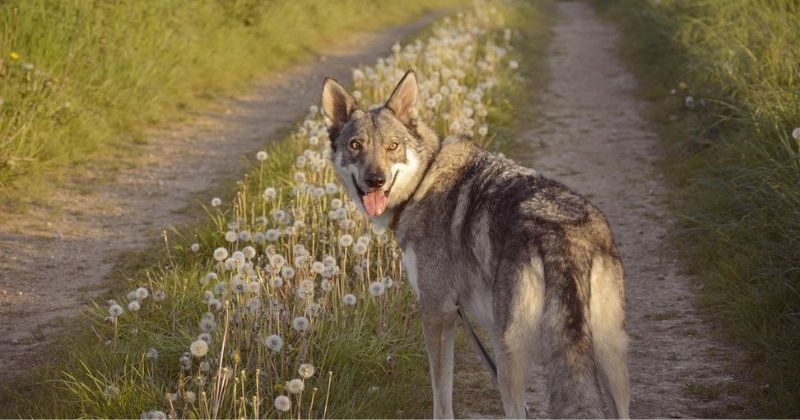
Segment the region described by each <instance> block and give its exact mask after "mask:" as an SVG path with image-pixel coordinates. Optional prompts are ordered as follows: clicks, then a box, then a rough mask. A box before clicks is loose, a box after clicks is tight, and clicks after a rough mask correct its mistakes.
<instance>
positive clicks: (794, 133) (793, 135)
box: [792, 127, 800, 141]
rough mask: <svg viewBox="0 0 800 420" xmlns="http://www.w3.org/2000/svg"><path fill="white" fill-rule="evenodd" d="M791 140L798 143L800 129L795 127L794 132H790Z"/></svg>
mask: <svg viewBox="0 0 800 420" xmlns="http://www.w3.org/2000/svg"><path fill="white" fill-rule="evenodd" d="M792 138H793V139H795V140H797V141H800V127H797V128H795V129H794V130H792Z"/></svg>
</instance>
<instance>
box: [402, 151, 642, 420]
mask: <svg viewBox="0 0 800 420" xmlns="http://www.w3.org/2000/svg"><path fill="white" fill-rule="evenodd" d="M396 228H397V233H398V238H399V240H400V243H401V246H402V247H403V248H404V250H406V252H407V253H409V252H410V253H412V254H413V255H414V261H413V262H412V264H415V265H416V267H415V269H416V271H417V272H422V271H423V270H424V271H426V272H427V274H426V275H425V277H426V278H431V277H432V278H435V279H436V281H419V280H418V281H417V284H416V285H415V288H416V289H417V290H418V293H419V296H420V300H421V302H422V306H423V313H425V312H426V307H431V306H439V307H442V306H444V307H446V306H448V305H456V306H460V307H463V308H464V309H466V311H467V312H468V313H469V314H470V318H472V319H473V320H475V321H477V322H478V323H479V324H480V325H481V326H482V327H483V328H484V329H486V330H487V331H489V332H490V335H491V336H492V340H493V344H494V349H495V354H496V355H499V357H498V361H497V382H498V386H499V387H500V391H501V394H502V395H503V401H504V405H505V406H506V413H507V414H512V415H521V416H524V415H525V411H524V410H525V406H524V404H525V383H526V380H527V366H528V362H529V361H530V360H531V358H532V356H533V355H534V353H535V352H534V349H535V350H536V353H538V354H539V356H540V359H541V362H542V363H543V365H544V367H545V369H544V371H545V374H546V376H547V378H546V380H547V384H548V387H549V392H550V408H551V415H553V416H556V417H601V416H603V414H604V413H603V411H601V410H600V407H602V406H603V404H602V403H601V400H605V401H606V406H607V407H608V413H607V414H610V415H614V416H623V417H625V416H627V407H628V391H627V389H628V384H627V367H626V363H625V348H626V344H627V337H626V335H625V332H624V330H623V320H624V303H623V302H624V296H623V293H624V292H623V280H622V267H621V264H620V261H619V258H618V256H617V253H616V250H615V247H614V243H613V238H612V236H611V232H610V229H609V227H608V223H607V222H606V220H605V218H604V217H603V215H602V214H601V213H600V212H599V211H598V210H597V209H596V208H595V207H594V206H592V205H591V204H590V203H589V202H588V201H586V200H585V199H583V198H582V197H580V196H579V195H577V194H576V193H574V192H573V191H571V190H569V189H568V188H566V187H565V186H563V185H561V184H559V183H557V182H555V181H553V180H550V179H547V178H545V177H543V176H541V175H540V174H538V173H536V172H535V171H532V170H530V169H527V168H524V167H521V166H518V165H516V164H514V163H513V162H511V161H509V160H507V159H504V158H501V157H498V156H496V155H493V154H491V153H488V152H486V151H485V150H483V149H481V148H479V147H477V146H475V145H474V144H472V143H471V142H470V141H469V140H468V139H466V138H455V137H453V138H449V139H447V140H445V142H444V143H443V146H442V149H441V150H440V151H439V153H438V154H437V156H436V159H435V160H434V161H433V162H432V164H431V166H430V168H429V169H428V172H427V174H426V175H425V177H424V178H423V180H422V183H421V184H420V186H419V188H418V189H417V191H416V193H415V194H414V195H413V196H412V198H411V199H410V200H409V202H408V203H407V204H406V206H405V208H404V209H403V210H402V213H401V215H400V217H399V218H398V221H397V226H396ZM432 273H435V274H434V275H433V276H432V275H431V274H432ZM437 310H438V309H437ZM423 316H424V315H423ZM596 368H597V371H596ZM598 381H599V383H600V385H601V386H600V388H599V389H598V387H597V384H598Z"/></svg>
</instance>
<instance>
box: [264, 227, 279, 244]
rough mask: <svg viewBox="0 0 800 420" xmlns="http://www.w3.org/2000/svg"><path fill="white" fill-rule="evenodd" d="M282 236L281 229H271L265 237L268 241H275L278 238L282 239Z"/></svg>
mask: <svg viewBox="0 0 800 420" xmlns="http://www.w3.org/2000/svg"><path fill="white" fill-rule="evenodd" d="M280 237H281V231H279V230H278V229H269V230H268V231H267V232H266V233H265V234H264V239H266V240H267V242H275V241H277V240H278V239H280Z"/></svg>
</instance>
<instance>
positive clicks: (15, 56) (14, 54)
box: [8, 51, 19, 61]
mask: <svg viewBox="0 0 800 420" xmlns="http://www.w3.org/2000/svg"><path fill="white" fill-rule="evenodd" d="M8 58H10V59H11V61H17V60H19V54H17V52H16V51H11V52H10V53H9V54H8Z"/></svg>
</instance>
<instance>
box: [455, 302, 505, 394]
mask: <svg viewBox="0 0 800 420" xmlns="http://www.w3.org/2000/svg"><path fill="white" fill-rule="evenodd" d="M458 316H459V317H461V320H462V321H464V326H466V328H467V333H469V338H470V339H472V343H473V344H475V347H476V348H477V349H478V353H480V355H481V359H482V360H483V364H484V365H486V369H487V370H488V371H489V375H491V377H492V382H493V383H494V385H495V386H497V364H495V362H494V359H493V358H492V355H491V354H489V352H488V351H487V350H486V347H484V345H483V343H482V342H481V340H480V338H479V337H478V335H477V334H475V330H473V329H472V325H470V323H469V320H468V319H467V317H466V316H464V311H463V310H462V309H461V306H459V307H458Z"/></svg>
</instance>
